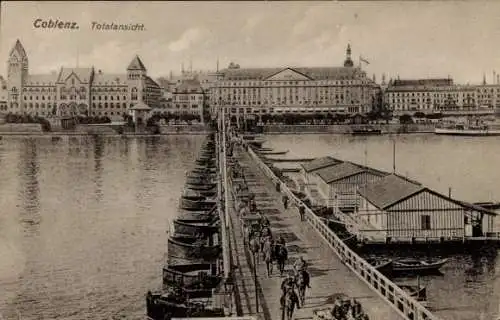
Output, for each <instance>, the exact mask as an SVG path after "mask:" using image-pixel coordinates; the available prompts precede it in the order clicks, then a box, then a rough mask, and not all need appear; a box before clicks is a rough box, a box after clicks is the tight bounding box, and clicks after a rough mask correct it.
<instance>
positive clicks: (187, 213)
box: [177, 206, 219, 220]
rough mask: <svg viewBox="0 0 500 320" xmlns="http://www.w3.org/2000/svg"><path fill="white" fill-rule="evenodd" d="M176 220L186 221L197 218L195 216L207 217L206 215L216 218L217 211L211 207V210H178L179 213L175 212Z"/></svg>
mask: <svg viewBox="0 0 500 320" xmlns="http://www.w3.org/2000/svg"><path fill="white" fill-rule="evenodd" d="M177 214H178V216H177V219H181V220H182V219H183V218H186V219H190V218H193V217H197V216H208V215H211V216H218V215H219V214H218V211H217V206H213V207H212V208H210V209H205V210H182V209H179V211H177Z"/></svg>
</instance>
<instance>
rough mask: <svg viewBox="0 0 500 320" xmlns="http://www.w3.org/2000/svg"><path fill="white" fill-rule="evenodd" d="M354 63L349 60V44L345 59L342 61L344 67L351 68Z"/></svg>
mask: <svg viewBox="0 0 500 320" xmlns="http://www.w3.org/2000/svg"><path fill="white" fill-rule="evenodd" d="M353 66H354V63H353V62H352V59H351V44H350V43H348V44H347V50H346V57H345V61H344V67H353Z"/></svg>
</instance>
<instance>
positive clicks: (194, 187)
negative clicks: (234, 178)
mask: <svg viewBox="0 0 500 320" xmlns="http://www.w3.org/2000/svg"><path fill="white" fill-rule="evenodd" d="M215 186H216V184H215V183H210V184H190V183H186V188H187V189H191V190H197V191H211V190H213V189H215Z"/></svg>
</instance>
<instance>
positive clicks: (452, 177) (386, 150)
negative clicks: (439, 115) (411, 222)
mask: <svg viewBox="0 0 500 320" xmlns="http://www.w3.org/2000/svg"><path fill="white" fill-rule="evenodd" d="M267 139H268V142H267V144H268V145H269V146H270V147H273V148H275V149H277V150H280V151H282V150H289V153H288V154H287V155H286V156H280V157H287V158H311V157H320V156H327V155H331V156H334V157H338V158H340V159H344V160H350V161H354V162H357V163H360V164H366V165H369V166H372V167H375V168H378V169H382V170H386V171H388V172H392V167H393V159H392V158H393V140H395V141H396V170H397V172H398V173H400V174H403V175H406V176H408V177H410V178H413V179H415V180H417V181H420V182H422V183H423V184H424V185H426V186H428V187H430V188H431V189H434V190H436V191H438V192H441V193H444V194H447V193H448V188H449V187H451V188H452V196H453V197H456V198H458V199H460V200H465V201H470V202H478V201H500V189H499V188H498V181H500V170H499V168H498V160H499V159H500V158H499V156H498V155H499V154H500V141H499V140H498V137H445V136H437V135H432V134H431V135H429V134H415V135H401V136H398V135H394V136H386V135H384V136H366V137H354V136H348V135H302V136H299V135H272V136H268V137H267ZM499 220H500V219H499ZM490 251H491V250H490ZM413 253H414V252H412V254H413ZM400 254H401V253H400ZM441 272H442V275H429V276H424V277H422V278H421V279H420V280H421V282H422V284H423V285H425V286H426V287H427V296H428V300H429V301H430V305H431V307H432V308H433V309H434V310H435V313H436V315H438V316H440V317H442V318H443V319H449V320H452V319H453V320H466V319H467V320H476V319H477V320H480V319H496V318H495V317H496V316H497V314H498V312H499V310H498V305H499V302H500V261H499V259H498V258H497V254H496V252H495V253H494V254H490V253H489V252H488V251H484V252H483V251H481V252H474V253H473V254H470V255H455V256H453V257H451V258H450V261H449V262H448V263H447V264H446V265H445V266H444V267H443V268H442V269H441ZM395 281H396V282H400V281H402V282H410V283H412V284H415V283H416V278H399V279H395Z"/></svg>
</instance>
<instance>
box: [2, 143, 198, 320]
mask: <svg viewBox="0 0 500 320" xmlns="http://www.w3.org/2000/svg"><path fill="white" fill-rule="evenodd" d="M202 140H203V137H201V136H193V137H189V136H175V137H155V138H139V139H135V138H133V139H131V138H103V137H76V138H75V137H71V138H69V139H64V138H63V139H60V140H52V139H50V138H43V137H40V138H21V137H12V138H4V139H3V140H2V141H0V163H1V166H0V181H1V183H0V205H1V206H2V210H1V211H0V257H1V259H0V288H1V291H2V294H1V295H0V312H1V314H2V315H3V317H4V318H5V319H16V320H17V317H18V316H20V318H21V319H28V320H29V319H75V320H76V319H78V320H81V319H111V318H116V319H118V318H124V317H126V318H130V317H131V316H134V315H141V314H144V293H145V292H146V291H147V290H148V289H150V288H154V287H158V286H159V285H160V284H161V267H162V263H163V257H164V252H165V248H166V242H167V241H166V240H167V234H166V230H168V227H169V226H168V221H169V220H171V219H172V217H174V216H175V214H176V209H175V208H176V206H177V201H178V197H179V194H180V193H181V190H182V186H183V184H184V178H185V172H186V170H189V168H190V167H191V166H194V162H193V161H192V160H194V159H195V157H196V153H197V152H198V148H199V146H200V145H201V142H202Z"/></svg>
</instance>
